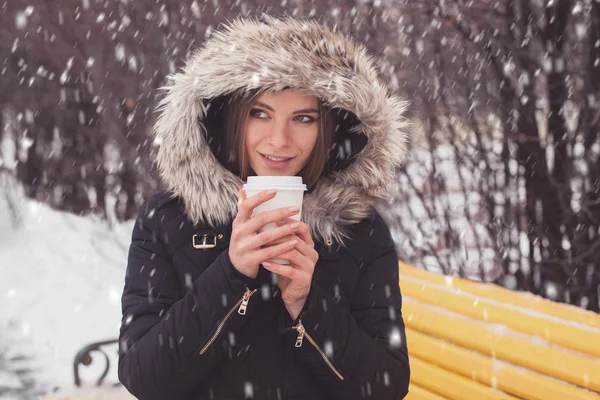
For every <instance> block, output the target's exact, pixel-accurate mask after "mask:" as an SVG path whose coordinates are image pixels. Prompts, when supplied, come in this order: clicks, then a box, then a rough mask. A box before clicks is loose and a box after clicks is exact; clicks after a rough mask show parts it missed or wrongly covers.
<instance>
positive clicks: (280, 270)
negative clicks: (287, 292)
mask: <svg viewBox="0 0 600 400" xmlns="http://www.w3.org/2000/svg"><path fill="white" fill-rule="evenodd" d="M262 266H263V267H265V269H267V270H269V271H271V272H273V273H275V274H277V275H280V276H283V277H285V278H288V279H289V280H291V281H293V280H296V279H298V276H299V275H300V274H302V273H301V272H300V271H299V270H297V269H296V268H294V267H293V266H291V265H283V264H279V263H276V262H269V261H264V262H262Z"/></svg>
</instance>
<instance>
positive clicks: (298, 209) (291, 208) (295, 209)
mask: <svg viewBox="0 0 600 400" xmlns="http://www.w3.org/2000/svg"><path fill="white" fill-rule="evenodd" d="M288 211H289V212H297V211H300V207H298V206H293V207H290V208H288Z"/></svg>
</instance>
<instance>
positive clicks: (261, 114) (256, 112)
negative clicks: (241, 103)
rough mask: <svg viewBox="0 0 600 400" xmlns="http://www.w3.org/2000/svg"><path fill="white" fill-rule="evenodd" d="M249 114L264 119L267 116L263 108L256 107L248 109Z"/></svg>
mask: <svg viewBox="0 0 600 400" xmlns="http://www.w3.org/2000/svg"><path fill="white" fill-rule="evenodd" d="M250 116H251V117H254V118H260V119H264V118H266V117H267V113H266V112H264V111H263V110H259V109H258V108H253V109H252V110H250Z"/></svg>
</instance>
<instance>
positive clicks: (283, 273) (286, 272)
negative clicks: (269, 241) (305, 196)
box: [262, 218, 319, 320]
mask: <svg viewBox="0 0 600 400" xmlns="http://www.w3.org/2000/svg"><path fill="white" fill-rule="evenodd" d="M292 221H294V220H292V219H287V218H286V219H285V220H284V221H283V222H277V225H283V226H284V227H285V226H289V225H290V223H292ZM299 224H300V227H299V228H298V229H297V230H296V232H295V235H296V237H297V241H298V243H297V244H296V246H294V248H292V249H289V250H288V251H286V252H285V253H283V254H280V255H278V256H277V257H276V258H278V259H283V260H287V261H289V262H290V263H291V265H281V264H278V263H274V262H268V261H264V262H263V263H262V265H263V267H265V268H266V269H268V270H269V271H271V272H273V273H275V274H277V278H278V281H277V284H278V286H279V289H280V290H281V299H282V300H283V303H284V304H285V307H286V309H287V310H288V313H289V314H290V317H291V318H292V320H296V318H298V314H300V311H301V310H302V307H304V303H305V302H306V299H307V297H308V293H309V292H310V286H311V281H312V276H313V272H314V270H315V265H316V264H317V261H318V260H319V253H317V251H316V250H315V244H314V242H313V240H312V237H311V236H310V231H309V229H308V225H306V224H305V223H304V222H299ZM277 229H280V228H277ZM277 246H279V245H277Z"/></svg>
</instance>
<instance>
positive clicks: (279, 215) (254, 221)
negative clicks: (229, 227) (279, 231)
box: [244, 206, 300, 232]
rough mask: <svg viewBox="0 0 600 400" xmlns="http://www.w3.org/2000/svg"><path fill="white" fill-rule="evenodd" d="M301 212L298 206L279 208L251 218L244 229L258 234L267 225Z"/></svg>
mask: <svg viewBox="0 0 600 400" xmlns="http://www.w3.org/2000/svg"><path fill="white" fill-rule="evenodd" d="M299 212H300V208H299V207H297V206H293V207H285V208H278V209H276V210H272V211H265V212H263V213H260V214H258V215H255V216H254V217H252V218H250V219H249V220H248V221H247V223H246V226H245V227H244V231H245V232H256V231H258V230H259V229H260V228H262V227H263V226H265V225H267V224H270V223H274V222H276V221H279V220H281V219H286V218H289V217H291V216H292V215H295V214H298V213H299Z"/></svg>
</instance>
